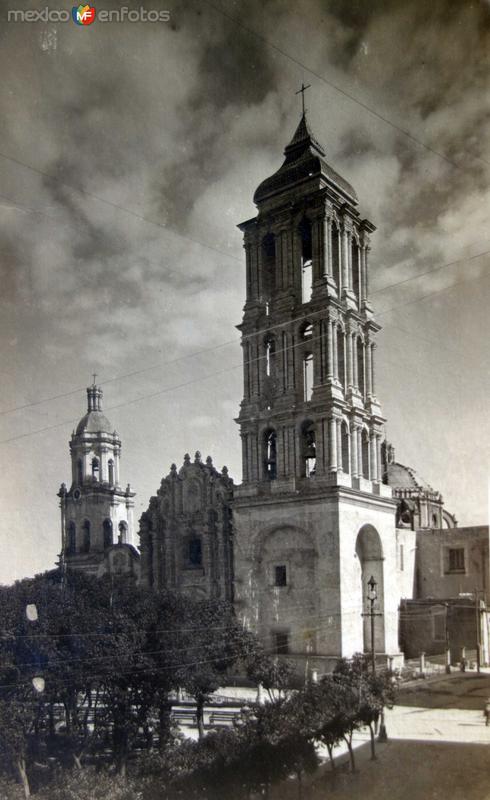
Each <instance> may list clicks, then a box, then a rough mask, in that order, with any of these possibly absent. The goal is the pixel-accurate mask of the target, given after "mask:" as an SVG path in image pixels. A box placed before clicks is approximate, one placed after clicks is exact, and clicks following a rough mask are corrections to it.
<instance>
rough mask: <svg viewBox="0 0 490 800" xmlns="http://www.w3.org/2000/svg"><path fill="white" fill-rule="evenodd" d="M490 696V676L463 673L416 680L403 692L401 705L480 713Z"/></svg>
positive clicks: (486, 674)
mask: <svg viewBox="0 0 490 800" xmlns="http://www.w3.org/2000/svg"><path fill="white" fill-rule="evenodd" d="M487 697H490V675H489V674H488V673H480V674H478V673H477V672H464V673H457V672H456V673H453V674H452V675H443V676H442V677H441V678H437V679H429V680H417V681H414V682H413V683H412V684H411V685H410V686H408V687H406V688H405V689H403V691H402V692H400V696H399V698H398V700H397V702H398V704H401V705H404V706H421V707H423V708H467V709H473V710H479V711H481V710H482V709H483V706H484V705H485V700H486V698H487Z"/></svg>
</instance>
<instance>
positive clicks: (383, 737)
mask: <svg viewBox="0 0 490 800" xmlns="http://www.w3.org/2000/svg"><path fill="white" fill-rule="evenodd" d="M367 586H368V592H367V599H368V600H369V611H368V612H367V614H363V616H367V617H370V619H371V664H372V668H373V676H376V646H375V640H374V618H375V617H382V616H383V615H382V613H381V612H380V611H375V610H374V604H375V602H376V600H377V599H378V584H377V583H376V581H375V579H374V575H371V577H370V579H369V580H368V584H367ZM387 740H388V734H387V732H386V725H385V713H384V707H383V708H382V709H381V720H380V724H379V734H378V741H379V742H386V741H387Z"/></svg>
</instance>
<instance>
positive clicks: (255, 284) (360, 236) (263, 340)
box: [233, 112, 398, 659]
mask: <svg viewBox="0 0 490 800" xmlns="http://www.w3.org/2000/svg"><path fill="white" fill-rule="evenodd" d="M284 155H285V159H284V163H283V164H282V166H281V167H280V169H279V170H278V171H277V172H276V173H274V175H272V176H271V177H269V178H267V179H266V180H264V181H263V182H262V183H261V184H260V186H259V187H258V189H257V190H256V192H255V196H254V201H255V203H256V205H257V209H258V214H257V216H256V217H254V218H253V219H250V220H247V221H246V222H244V223H242V224H241V225H240V226H239V227H240V229H241V230H242V231H243V234H244V248H245V258H246V302H245V306H244V312H243V321H242V324H241V325H240V326H239V329H240V330H241V333H242V348H243V364H244V366H243V375H244V389H243V393H244V396H243V401H242V403H241V407H240V413H239V417H238V420H237V422H238V423H239V425H240V435H241V440H242V460H243V483H242V485H241V486H240V487H238V488H237V489H235V492H234V498H235V499H234V503H233V514H234V530H235V561H236V563H235V598H236V601H237V608H238V610H239V612H240V613H241V615H242V616H243V617H244V619H246V621H247V622H248V623H249V624H250V625H251V626H252V627H253V628H254V629H255V630H256V631H257V632H258V633H259V636H260V637H261V638H262V639H263V641H264V643H265V644H266V645H268V646H270V647H271V648H272V649H273V650H275V651H276V652H279V653H286V652H288V653H290V654H292V655H294V654H296V655H305V654H311V655H312V657H313V656H314V655H316V656H317V657H318V658H320V659H325V658H328V657H338V656H340V655H350V654H351V653H353V652H355V651H359V650H361V651H362V650H363V649H365V648H366V649H367V648H368V646H370V645H369V642H368V641H367V639H366V636H367V634H366V636H365V635H364V631H363V618H362V612H363V610H364V602H365V584H366V583H367V580H368V579H369V577H370V575H371V573H372V574H373V575H374V576H375V578H376V580H377V582H378V587H379V588H378V594H379V606H380V610H381V611H382V613H383V617H380V618H379V619H380V622H379V623H378V624H377V639H376V648H377V650H379V651H380V652H388V651H389V652H391V653H395V652H398V645H397V605H398V600H397V598H396V584H395V581H396V576H395V504H394V502H393V500H392V499H391V489H390V488H389V487H387V486H385V485H384V484H383V483H382V462H381V453H380V450H381V440H382V425H383V422H384V420H383V417H382V414H381V408H380V404H379V402H378V399H377V397H376V393H375V368H374V352H375V347H376V345H375V338H376V334H377V332H378V331H379V325H378V324H377V323H376V321H375V319H374V316H373V311H372V308H371V305H370V302H369V287H368V270H369V266H368V255H369V249H370V248H369V241H370V234H371V233H373V231H374V230H375V227H374V225H373V224H372V223H371V222H369V220H367V219H364V218H362V217H361V215H360V213H359V211H358V208H357V205H358V199H357V196H356V193H355V191H354V189H353V188H352V186H350V184H349V183H347V181H346V180H344V179H343V178H342V177H341V176H340V175H338V174H337V173H336V172H335V171H334V170H333V169H332V167H331V166H330V165H329V164H328V163H327V161H326V152H325V150H324V148H323V147H322V145H321V144H320V143H319V142H318V140H317V139H316V138H315V137H314V135H313V134H312V132H311V130H310V127H309V124H308V121H307V118H306V113H305V112H303V115H302V117H301V120H300V122H299V125H298V127H297V129H296V131H295V133H294V136H293V138H292V139H291V141H290V143H289V144H288V145H287V147H286V149H285V151H284ZM392 567H393V570H392ZM368 572H369V575H368V574H367V573H368Z"/></svg>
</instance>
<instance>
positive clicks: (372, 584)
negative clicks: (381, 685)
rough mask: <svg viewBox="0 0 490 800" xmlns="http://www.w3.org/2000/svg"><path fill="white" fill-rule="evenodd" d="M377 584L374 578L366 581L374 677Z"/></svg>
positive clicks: (374, 672)
mask: <svg viewBox="0 0 490 800" xmlns="http://www.w3.org/2000/svg"><path fill="white" fill-rule="evenodd" d="M377 586H378V584H377V583H376V581H375V580H374V576H373V575H371V577H370V579H369V580H368V593H367V599H368V600H369V604H370V605H369V612H368V615H369V616H370V617H371V663H372V667H373V675H376V648H375V644H374V617H375V612H374V604H375V602H376V600H377V599H378V592H377Z"/></svg>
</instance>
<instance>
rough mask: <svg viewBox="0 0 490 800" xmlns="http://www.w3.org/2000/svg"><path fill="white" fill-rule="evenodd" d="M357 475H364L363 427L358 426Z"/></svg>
mask: <svg viewBox="0 0 490 800" xmlns="http://www.w3.org/2000/svg"><path fill="white" fill-rule="evenodd" d="M356 433H357V474H358V475H362V474H363V469H362V427H361V426H360V425H358V427H357V431H356Z"/></svg>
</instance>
